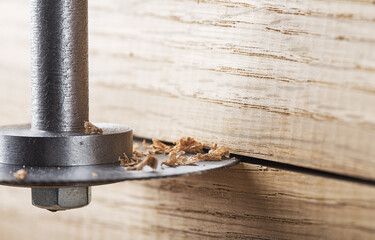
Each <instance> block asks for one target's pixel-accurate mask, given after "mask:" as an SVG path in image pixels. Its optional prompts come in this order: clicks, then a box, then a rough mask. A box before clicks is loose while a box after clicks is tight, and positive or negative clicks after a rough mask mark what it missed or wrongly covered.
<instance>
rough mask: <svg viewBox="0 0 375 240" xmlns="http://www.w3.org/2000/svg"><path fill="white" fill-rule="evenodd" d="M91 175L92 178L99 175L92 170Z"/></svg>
mask: <svg viewBox="0 0 375 240" xmlns="http://www.w3.org/2000/svg"><path fill="white" fill-rule="evenodd" d="M91 175H92V177H93V178H97V177H99V175H98V174H97V173H96V172H93V173H92V174H91Z"/></svg>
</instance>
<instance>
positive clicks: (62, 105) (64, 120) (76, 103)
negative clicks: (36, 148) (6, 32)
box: [30, 0, 89, 132]
mask: <svg viewBox="0 0 375 240" xmlns="http://www.w3.org/2000/svg"><path fill="white" fill-rule="evenodd" d="M87 4H88V3H87V0H48V1H46V0H30V6H31V100H32V101H31V127H32V128H33V129H36V130H45V131H53V132H61V131H74V132H83V131H84V128H83V123H84V121H88V119H89V116H88V113H89V97H88V10H87Z"/></svg>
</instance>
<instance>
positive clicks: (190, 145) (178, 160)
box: [119, 137, 230, 171]
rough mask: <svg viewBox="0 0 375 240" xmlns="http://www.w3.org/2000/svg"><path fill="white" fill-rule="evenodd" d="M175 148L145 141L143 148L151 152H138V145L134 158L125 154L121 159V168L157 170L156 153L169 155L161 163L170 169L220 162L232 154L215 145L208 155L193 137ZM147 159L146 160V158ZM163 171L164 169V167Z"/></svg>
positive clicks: (180, 140) (156, 141)
mask: <svg viewBox="0 0 375 240" xmlns="http://www.w3.org/2000/svg"><path fill="white" fill-rule="evenodd" d="M174 144H175V145H174V146H169V145H166V144H164V143H162V142H160V141H159V140H157V139H152V145H148V144H147V143H146V140H143V142H142V145H143V147H144V148H145V149H146V150H147V149H152V150H149V151H148V153H147V154H146V153H143V152H138V148H139V146H138V145H137V144H136V145H134V147H133V156H132V157H131V158H129V157H128V156H126V154H124V158H121V157H120V158H119V161H120V162H121V166H124V167H126V170H138V171H140V170H143V168H144V167H145V166H150V167H151V168H152V169H156V168H157V166H158V159H157V158H156V157H155V156H154V154H155V153H161V154H168V160H166V161H164V162H162V163H161V166H163V165H166V166H170V167H177V166H186V165H194V164H196V163H198V162H200V161H220V160H223V159H225V158H229V156H230V152H229V149H228V148H226V147H219V146H218V145H217V144H213V145H212V146H211V147H210V150H209V152H208V153H206V154H202V152H203V144H202V143H200V142H198V141H196V140H195V139H194V138H192V137H187V138H181V139H179V140H178V141H177V142H175V143H174ZM186 153H193V154H196V155H193V156H184V154H186ZM144 157H146V158H144ZM162 169H164V168H163V167H162Z"/></svg>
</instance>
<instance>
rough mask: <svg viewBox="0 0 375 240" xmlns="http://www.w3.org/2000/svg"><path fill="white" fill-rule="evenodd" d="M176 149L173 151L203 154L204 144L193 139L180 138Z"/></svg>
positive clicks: (176, 143)
mask: <svg viewBox="0 0 375 240" xmlns="http://www.w3.org/2000/svg"><path fill="white" fill-rule="evenodd" d="M175 145H176V146H175V147H174V148H173V150H175V151H179V152H182V151H184V152H185V153H201V152H203V144H202V143H200V142H198V141H196V140H195V139H194V138H192V137H187V138H180V140H178V141H177V142H175Z"/></svg>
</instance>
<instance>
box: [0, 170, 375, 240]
mask: <svg viewBox="0 0 375 240" xmlns="http://www.w3.org/2000/svg"><path fill="white" fill-rule="evenodd" d="M0 196H1V198H0V217H1V221H0V238H1V239H7V240H16V239H21V238H20V236H22V239H24V238H27V239H28V240H40V239H54V240H60V239H61V240H66V239H70V240H75V239H77V240H78V239H79V240H95V239H163V240H164V239H374V236H375V225H374V222H375V188H374V187H370V186H367V185H361V184H357V183H350V182H345V181H339V180H334V179H329V178H323V177H317V176H312V175H307V174H301V173H293V172H288V171H284V170H276V169H273V168H265V167H261V166H256V165H249V164H241V165H239V166H236V167H234V168H232V169H230V170H223V171H218V172H211V173H207V174H202V175H196V176H191V177H183V178H175V179H163V180H154V181H143V182H142V181H138V182H125V183H119V184H114V185H109V186H102V187H94V188H93V202H92V203H91V205H90V206H88V207H86V208H83V209H80V210H74V211H68V212H61V213H49V212H47V211H46V210H41V209H37V208H35V207H32V206H31V204H30V190H27V189H17V188H8V187H0Z"/></svg>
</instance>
